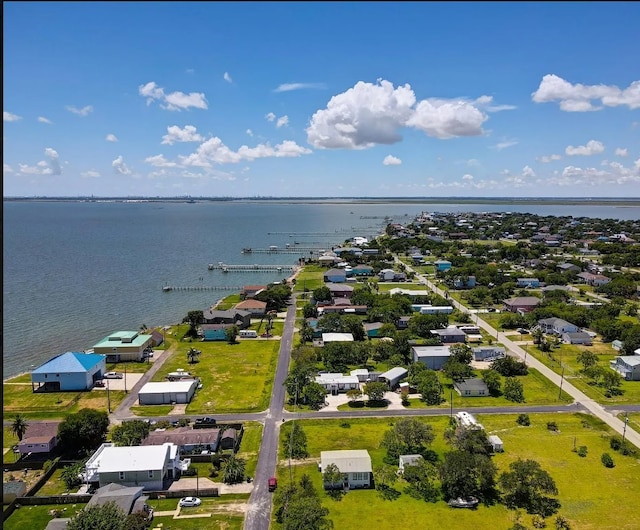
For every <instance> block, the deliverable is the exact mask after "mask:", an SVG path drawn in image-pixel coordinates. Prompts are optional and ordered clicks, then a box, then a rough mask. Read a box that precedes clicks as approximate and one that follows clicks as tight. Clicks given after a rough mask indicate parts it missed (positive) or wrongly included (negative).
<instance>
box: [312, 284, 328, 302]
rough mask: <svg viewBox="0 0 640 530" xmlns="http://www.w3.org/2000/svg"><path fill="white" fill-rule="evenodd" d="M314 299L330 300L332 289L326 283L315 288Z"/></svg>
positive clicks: (318, 300)
mask: <svg viewBox="0 0 640 530" xmlns="http://www.w3.org/2000/svg"><path fill="white" fill-rule="evenodd" d="M313 299H314V300H315V301H316V302H330V301H331V290H330V289H329V288H328V287H327V286H326V285H323V286H322V287H318V288H317V289H314V290H313Z"/></svg>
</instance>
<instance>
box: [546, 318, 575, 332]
mask: <svg viewBox="0 0 640 530" xmlns="http://www.w3.org/2000/svg"><path fill="white" fill-rule="evenodd" d="M538 325H539V326H540V327H541V328H542V331H544V332H545V333H548V334H549V335H558V336H560V335H562V334H563V333H576V332H577V331H579V328H578V326H576V325H575V324H571V323H570V322H567V321H566V320H563V319H561V318H555V317H551V318H542V319H540V320H538Z"/></svg>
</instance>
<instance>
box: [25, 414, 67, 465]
mask: <svg viewBox="0 0 640 530" xmlns="http://www.w3.org/2000/svg"><path fill="white" fill-rule="evenodd" d="M59 425H60V422H59V421H42V422H29V423H28V424H27V430H26V431H25V433H24V436H23V437H22V440H21V441H20V442H19V443H18V452H19V453H20V456H21V457H22V456H24V455H27V454H30V453H31V454H34V453H50V452H51V451H53V449H54V448H55V446H56V444H57V442H58V426H59Z"/></svg>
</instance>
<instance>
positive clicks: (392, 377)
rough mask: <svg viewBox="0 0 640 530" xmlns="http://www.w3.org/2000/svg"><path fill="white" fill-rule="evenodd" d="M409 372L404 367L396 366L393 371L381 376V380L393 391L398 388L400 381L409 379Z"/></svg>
mask: <svg viewBox="0 0 640 530" xmlns="http://www.w3.org/2000/svg"><path fill="white" fill-rule="evenodd" d="M408 373H409V372H408V370H407V369H406V368H403V367H402V366H396V367H394V368H391V370H387V371H386V372H384V373H383V374H380V376H379V379H380V380H382V381H384V382H386V383H387V384H388V385H389V388H390V389H391V390H393V389H394V388H395V387H397V386H398V383H400V380H401V379H403V378H405V377H407V374H408Z"/></svg>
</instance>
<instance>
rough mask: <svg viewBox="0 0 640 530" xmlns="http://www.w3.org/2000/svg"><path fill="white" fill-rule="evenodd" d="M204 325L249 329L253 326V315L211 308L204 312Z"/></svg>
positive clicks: (237, 310) (246, 312)
mask: <svg viewBox="0 0 640 530" xmlns="http://www.w3.org/2000/svg"><path fill="white" fill-rule="evenodd" d="M202 323H203V324H228V325H232V326H238V327H239V328H240V329H245V328H248V327H249V326H250V325H251V313H250V312H249V311H241V310H239V309H227V310H226V311H222V310H219V309H214V308H213V307H210V308H209V309H207V310H205V311H203V312H202Z"/></svg>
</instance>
